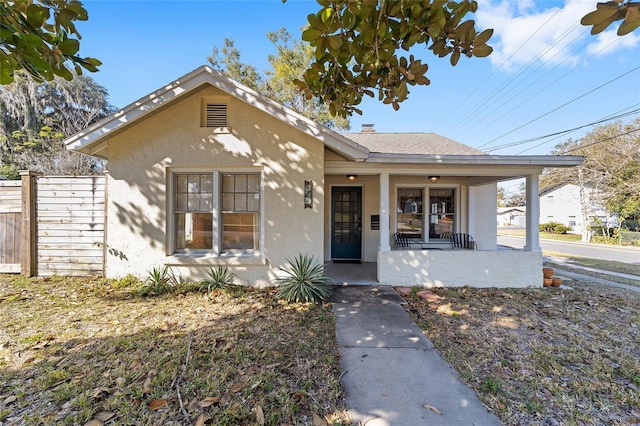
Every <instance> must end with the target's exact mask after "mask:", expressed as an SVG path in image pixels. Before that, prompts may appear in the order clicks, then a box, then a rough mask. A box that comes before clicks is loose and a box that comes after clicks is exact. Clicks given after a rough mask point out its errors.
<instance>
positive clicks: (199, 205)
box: [174, 172, 261, 252]
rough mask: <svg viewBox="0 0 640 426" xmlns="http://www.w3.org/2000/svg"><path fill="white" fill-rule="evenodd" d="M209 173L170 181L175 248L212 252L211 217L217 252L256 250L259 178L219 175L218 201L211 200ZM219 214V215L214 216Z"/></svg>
mask: <svg viewBox="0 0 640 426" xmlns="http://www.w3.org/2000/svg"><path fill="white" fill-rule="evenodd" d="M214 176H216V175H215V174H214V173H213V172H211V173H180V174H176V175H175V181H174V192H175V198H174V217H175V220H174V222H175V248H176V251H178V252H185V251H191V250H197V251H202V250H212V249H213V241H214V235H213V230H214V226H213V225H214V223H213V221H214V217H219V218H220V222H221V223H219V224H218V225H219V226H218V228H219V229H221V233H220V239H221V244H219V246H220V247H221V252H246V251H252V250H258V249H259V243H260V208H261V207H260V174H259V173H223V174H220V175H219V176H220V181H218V184H219V185H220V188H221V190H220V191H219V194H220V199H215V198H214V193H215V192H216V191H214V190H213V189H214V184H215V183H214V180H216V179H217V178H216V179H214ZM215 211H220V212H221V215H214V212H215Z"/></svg>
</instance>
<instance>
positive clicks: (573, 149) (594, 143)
mask: <svg viewBox="0 0 640 426" xmlns="http://www.w3.org/2000/svg"><path fill="white" fill-rule="evenodd" d="M638 131H640V127H638V128H637V129H633V130H629V131H628V132H624V133H619V134H617V135H613V136H610V137H608V138H604V139H601V140H599V141H595V142H592V143H589V144H586V145H582V146H577V147H575V148H571V149H569V150H567V151H565V152H564V154H568V153H570V152H573V151H577V150H579V149H583V148H588V147H590V146H593V145H597V144H599V143H602V142H606V141H610V140H611V139H615V138H617V137H619V136H626V135H629V134H631V133H635V132H638Z"/></svg>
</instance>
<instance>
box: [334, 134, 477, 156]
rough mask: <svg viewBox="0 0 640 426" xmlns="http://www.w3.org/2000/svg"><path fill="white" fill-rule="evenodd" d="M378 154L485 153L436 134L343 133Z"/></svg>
mask: <svg viewBox="0 0 640 426" xmlns="http://www.w3.org/2000/svg"><path fill="white" fill-rule="evenodd" d="M343 136H345V137H347V138H349V139H351V140H352V141H354V142H356V143H357V144H359V145H362V146H364V147H365V148H367V149H368V150H369V151H370V152H372V153H374V152H375V153H380V154H410V155H411V154H432V155H486V153H485V152H483V151H480V150H477V149H475V148H472V147H470V146H467V145H464V144H461V143H460V142H456V141H454V140H453V139H449V138H446V137H444V136H441V135H438V134H436V133H343Z"/></svg>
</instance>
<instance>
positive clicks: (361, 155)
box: [65, 66, 582, 287]
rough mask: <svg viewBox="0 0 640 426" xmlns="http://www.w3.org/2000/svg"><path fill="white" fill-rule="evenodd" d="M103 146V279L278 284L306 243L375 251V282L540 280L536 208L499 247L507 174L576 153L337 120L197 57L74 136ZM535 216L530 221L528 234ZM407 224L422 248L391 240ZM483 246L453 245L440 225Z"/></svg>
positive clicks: (351, 254) (74, 145)
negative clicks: (523, 230) (224, 274)
mask: <svg viewBox="0 0 640 426" xmlns="http://www.w3.org/2000/svg"><path fill="white" fill-rule="evenodd" d="M65 143H66V145H67V147H68V148H69V149H73V150H77V151H80V152H84V153H86V154H89V155H94V156H97V157H100V158H103V159H106V160H108V175H107V188H108V189H107V210H106V216H107V225H106V229H107V231H106V232H107V236H106V244H107V247H108V248H109V249H110V250H116V251H117V252H118V253H122V254H123V256H107V259H106V265H105V270H106V274H107V276H108V277H119V276H123V275H126V274H134V275H138V276H145V275H146V274H147V271H149V270H150V269H151V268H152V267H154V266H157V265H170V266H171V267H173V268H174V269H175V270H177V271H178V272H179V273H180V274H181V276H183V277H185V278H188V279H202V278H205V277H206V272H207V271H208V268H209V267H210V266H215V265H224V266H227V267H229V268H230V270H231V271H232V272H234V273H236V274H237V276H238V281H239V282H240V283H243V284H247V285H258V286H261V285H271V284H272V283H273V279H274V278H275V277H277V276H278V275H280V274H281V271H280V269H279V268H280V267H282V266H284V265H285V264H286V262H287V259H288V258H289V259H290V258H293V257H294V256H296V255H297V254H299V253H306V254H310V255H314V256H315V257H316V259H318V260H319V261H324V262H331V261H343V262H344V261H347V262H348V261H352V262H376V264H377V278H378V282H379V283H380V284H403V285H424V286H462V285H472V286H498V287H500V286H502V287H507V286H511V287H518V286H530V285H540V284H541V280H540V271H541V268H542V256H541V252H540V246H539V241H538V232H537V229H538V217H537V215H535V216H530V217H527V229H528V232H527V238H526V245H525V248H524V250H523V251H498V250H497V244H496V231H497V229H496V220H495V214H496V210H495V208H496V207H495V206H496V202H497V187H496V183H497V182H498V181H503V180H507V179H512V178H517V177H525V178H526V182H527V194H529V195H533V197H529V198H530V199H532V200H533V201H528V203H531V204H533V206H534V207H532V208H533V211H536V212H537V206H536V204H537V201H538V197H537V195H538V176H539V175H540V174H541V172H542V170H543V168H544V167H571V166H575V165H578V164H581V163H582V157H576V156H493V155H487V154H485V153H483V152H481V151H478V150H476V149H473V148H470V147H468V146H465V145H462V144H460V143H457V142H455V141H453V140H451V139H447V138H445V137H443V136H439V135H436V134H433V133H386V134H382V133H375V132H371V131H369V132H366V133H353V134H339V133H336V132H334V131H332V130H329V129H327V128H325V127H323V126H321V125H319V124H317V123H315V122H314V121H312V120H309V119H307V118H305V117H303V116H302V115H300V114H297V113H296V112H293V111H291V110H289V109H287V108H285V107H283V106H282V105H280V104H278V103H276V102H274V101H272V100H270V99H268V98H266V97H264V96H262V95H260V94H258V93H256V92H255V91H253V90H251V89H249V88H247V87H245V86H243V85H241V84H239V83H237V82H235V81H233V80H231V79H229V78H228V77H226V76H223V75H221V74H220V73H218V72H216V71H215V70H213V69H211V68H209V67H207V66H203V67H200V68H198V69H196V70H194V71H192V72H191V73H189V74H187V75H185V76H183V77H181V78H179V79H178V80H176V81H174V82H172V83H169V84H168V85H166V86H164V87H163V88H161V89H159V90H158V91H156V92H154V93H151V94H150V95H148V96H146V97H144V98H141V99H139V100H138V101H136V102H134V103H132V104H131V105H129V106H127V107H125V108H123V109H122V110H120V111H118V112H116V113H114V114H113V115H111V116H110V117H108V118H106V119H104V120H102V121H100V122H99V123H96V124H94V125H93V126H91V127H89V128H88V129H86V130H85V131H83V132H81V133H79V134H76V135H74V136H72V137H71V138H69V139H67V140H66V141H65ZM532 230H535V232H531V231H532ZM396 231H402V232H406V233H410V234H411V236H412V237H414V238H416V239H418V240H420V241H422V242H424V243H425V247H427V248H425V249H421V250H396V249H395V248H394V247H393V244H392V242H393V238H392V235H393V233H394V232H396ZM449 232H465V233H469V234H472V235H473V236H474V237H475V240H476V241H477V243H478V250H455V251H454V250H451V246H450V244H449V240H448V237H447V235H448V234H447V233H449Z"/></svg>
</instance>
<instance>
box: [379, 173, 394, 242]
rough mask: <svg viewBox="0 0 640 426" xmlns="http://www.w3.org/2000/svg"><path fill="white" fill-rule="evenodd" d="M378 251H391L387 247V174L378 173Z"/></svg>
mask: <svg viewBox="0 0 640 426" xmlns="http://www.w3.org/2000/svg"><path fill="white" fill-rule="evenodd" d="M378 251H391V246H390V245H389V173H380V243H379V244H378Z"/></svg>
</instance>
